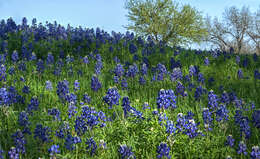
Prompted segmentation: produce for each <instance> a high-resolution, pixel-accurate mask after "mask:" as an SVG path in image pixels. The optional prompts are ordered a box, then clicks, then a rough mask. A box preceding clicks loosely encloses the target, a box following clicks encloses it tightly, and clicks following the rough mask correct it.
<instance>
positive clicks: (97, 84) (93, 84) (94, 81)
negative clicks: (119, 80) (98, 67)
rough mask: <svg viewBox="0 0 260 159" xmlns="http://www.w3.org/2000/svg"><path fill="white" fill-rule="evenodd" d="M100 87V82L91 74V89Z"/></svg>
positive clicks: (95, 89)
mask: <svg viewBox="0 0 260 159" xmlns="http://www.w3.org/2000/svg"><path fill="white" fill-rule="evenodd" d="M101 87H102V84H101V82H100V81H99V79H98V77H97V76H95V75H94V76H92V78H91V89H92V90H93V91H98V90H99V89H100V88H101Z"/></svg>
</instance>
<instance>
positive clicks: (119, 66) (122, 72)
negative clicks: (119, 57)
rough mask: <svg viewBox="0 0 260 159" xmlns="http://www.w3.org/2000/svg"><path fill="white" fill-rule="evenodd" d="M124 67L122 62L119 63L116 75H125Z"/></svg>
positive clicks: (115, 70) (115, 71)
mask: <svg viewBox="0 0 260 159" xmlns="http://www.w3.org/2000/svg"><path fill="white" fill-rule="evenodd" d="M124 71H125V70H124V67H123V66H122V65H121V64H117V65H116V67H115V69H114V73H115V75H116V76H118V77H121V76H123V75H124Z"/></svg>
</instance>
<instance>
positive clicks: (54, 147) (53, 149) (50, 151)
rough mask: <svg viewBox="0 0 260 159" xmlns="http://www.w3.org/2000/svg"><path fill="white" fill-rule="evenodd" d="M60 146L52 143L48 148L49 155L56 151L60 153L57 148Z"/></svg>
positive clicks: (54, 153)
mask: <svg viewBox="0 0 260 159" xmlns="http://www.w3.org/2000/svg"><path fill="white" fill-rule="evenodd" d="M59 148H60V146H59V145H52V146H51V148H49V150H48V151H49V153H50V156H51V157H52V156H54V157H55V155H56V154H58V153H60V150H59Z"/></svg>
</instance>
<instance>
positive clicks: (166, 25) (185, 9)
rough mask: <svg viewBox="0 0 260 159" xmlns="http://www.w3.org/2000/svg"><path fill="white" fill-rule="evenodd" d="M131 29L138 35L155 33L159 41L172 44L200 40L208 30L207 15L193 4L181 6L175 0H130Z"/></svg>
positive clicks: (128, 5)
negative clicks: (205, 20)
mask: <svg viewBox="0 0 260 159" xmlns="http://www.w3.org/2000/svg"><path fill="white" fill-rule="evenodd" d="M125 8H126V9H127V10H128V15H127V17H128V20H129V21H130V22H131V23H130V24H129V25H128V26H126V28H127V29H129V30H133V31H134V32H136V33H137V34H138V35H140V36H143V37H147V36H151V37H152V39H153V40H154V41H155V42H159V41H163V42H166V43H168V44H170V45H172V46H176V45H185V44H188V43H191V42H200V41H201V39H202V38H203V37H204V36H205V35H206V34H207V32H206V29H205V27H204V22H203V18H202V16H201V14H200V12H198V11H197V10H196V9H195V8H193V7H191V6H190V5H183V6H179V4H178V3H177V2H172V0H127V1H126V4H125Z"/></svg>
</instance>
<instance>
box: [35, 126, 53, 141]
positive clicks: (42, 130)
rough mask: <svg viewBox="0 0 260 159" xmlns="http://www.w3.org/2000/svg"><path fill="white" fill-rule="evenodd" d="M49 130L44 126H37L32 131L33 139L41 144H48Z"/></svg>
mask: <svg viewBox="0 0 260 159" xmlns="http://www.w3.org/2000/svg"><path fill="white" fill-rule="evenodd" d="M50 134H51V129H50V128H49V127H48V126H46V127H43V126H42V124H37V125H36V127H35V129H34V138H39V139H40V140H41V141H42V142H49V141H51V139H50Z"/></svg>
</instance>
